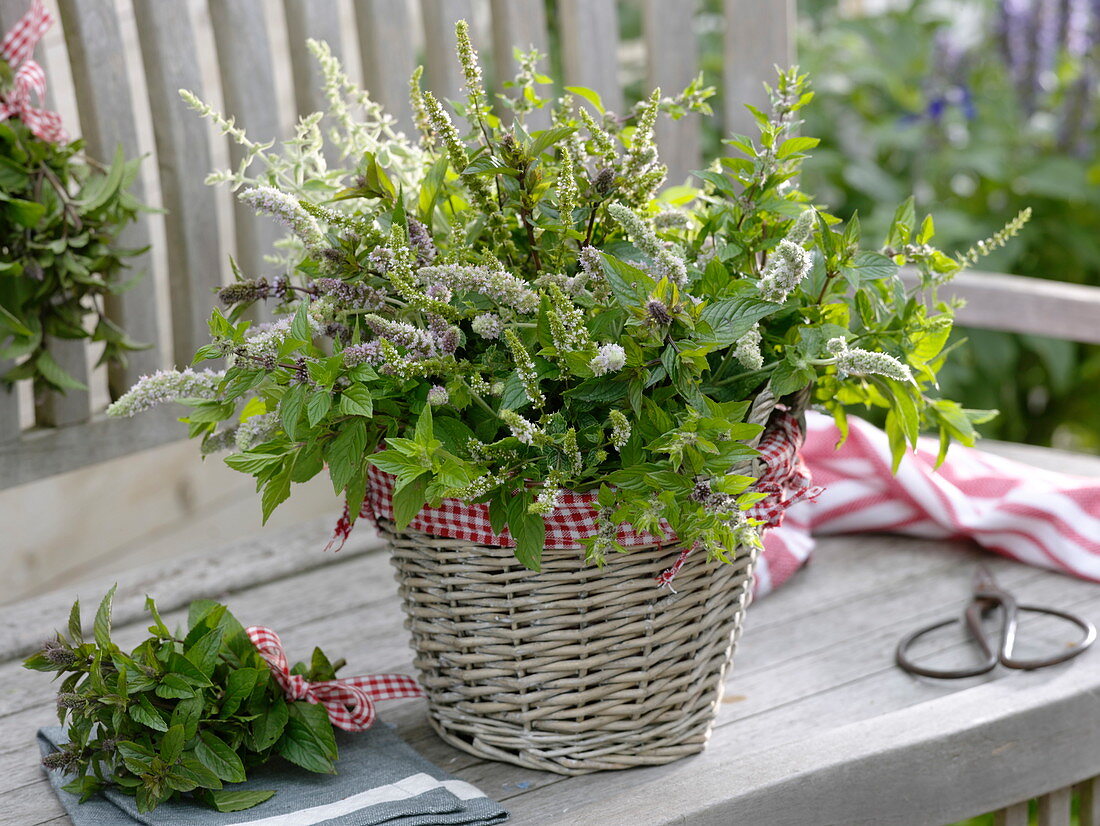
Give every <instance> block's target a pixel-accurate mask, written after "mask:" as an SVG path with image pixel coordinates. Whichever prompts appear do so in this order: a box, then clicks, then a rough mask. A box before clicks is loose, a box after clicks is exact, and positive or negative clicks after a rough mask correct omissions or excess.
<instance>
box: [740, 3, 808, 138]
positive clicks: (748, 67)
mask: <svg viewBox="0 0 1100 826" xmlns="http://www.w3.org/2000/svg"><path fill="white" fill-rule="evenodd" d="M794 4H795V0H767V2H766V3H761V2H760V0H725V6H724V8H725V17H726V36H725V46H726V53H725V55H724V60H723V61H722V93H723V98H724V107H725V112H726V130H727V131H729V132H736V133H738V134H742V135H754V134H756V125H755V121H753V119H752V115H751V114H749V112H748V110H746V109H745V107H744V105H743V104H746V103H751V104H753V105H754V106H757V107H760V108H765V109H766V107H767V102H768V99H767V95H766V94H765V93H764V87H763V84H762V82H761V81H762V80H764V81H766V82H767V83H768V84H769V85H772V86H774V85H775V71H774V69H773V68H772V67H774V66H780V67H784V68H785V67H787V66H789V65H790V64H791V63H793V62H794V24H795V14H794ZM765 67H766V68H765Z"/></svg>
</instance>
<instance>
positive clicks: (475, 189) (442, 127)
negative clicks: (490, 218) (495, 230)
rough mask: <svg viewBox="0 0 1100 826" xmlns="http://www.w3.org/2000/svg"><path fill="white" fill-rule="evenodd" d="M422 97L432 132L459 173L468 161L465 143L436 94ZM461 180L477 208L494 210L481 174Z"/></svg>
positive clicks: (428, 93)
mask: <svg viewBox="0 0 1100 826" xmlns="http://www.w3.org/2000/svg"><path fill="white" fill-rule="evenodd" d="M423 98H424V109H425V111H426V112H427V113H428V122H429V123H430V124H431V126H432V132H433V133H434V134H435V135H436V137H438V138H439V140H440V141H441V142H442V143H443V148H444V149H445V150H446V152H447V158H448V159H449V160H450V162H451V166H453V167H454V170H455V172H457V173H458V174H459V175H461V174H462V171H463V170H464V169H465V168H466V166H467V165H468V164H469V163H470V156H469V154H468V153H467V151H466V145H465V144H464V143H463V142H462V138H460V137H459V135H458V130H457V129H456V128H455V125H454V122H453V121H452V120H451V116H450V115H448V114H447V110H446V109H444V108H443V104H442V103H440V102H439V100H438V99H437V98H436V96H435V95H433V94H432V93H431V92H425V93H424V95H423ZM463 180H464V182H465V184H466V187H467V188H468V189H469V190H470V194H471V195H472V196H473V199H474V202H475V203H476V205H477V206H478V208H480V209H483V210H485V211H487V212H492V211H494V209H493V206H494V201H493V197H492V193H491V192H490V191H489V184H487V183H486V182H485V178H484V177H483V176H481V175H468V176H466V177H465V178H464V179H463Z"/></svg>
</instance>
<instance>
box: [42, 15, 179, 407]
mask: <svg viewBox="0 0 1100 826" xmlns="http://www.w3.org/2000/svg"><path fill="white" fill-rule="evenodd" d="M58 9H59V12H60V16H61V22H62V25H63V28H64V33H65V44H66V47H67V50H68V53H69V65H70V66H71V68H72V80H73V86H74V87H75V92H76V103H77V111H78V112H79V115H80V127H81V134H82V136H83V137H84V140H85V141H86V142H87V147H88V153H89V154H90V155H91V156H92V157H94V158H99V159H101V160H103V161H108V160H110V159H111V158H113V157H114V155H115V151H116V149H117V148H119V147H121V148H122V152H123V154H124V155H125V156H126V157H127V158H136V157H138V156H140V154H141V150H140V147H139V146H138V137H137V126H136V123H135V117H134V101H133V95H132V93H131V90H130V79H129V77H128V76H127V71H126V61H125V58H124V55H125V52H124V48H123V41H122V33H121V28H120V25H119V20H118V13H117V11H116V10H115V3H113V2H112V1H111V0H59V2H58ZM131 191H132V192H133V194H134V196H135V197H137V198H138V199H140V200H142V201H145V191H146V187H145V183H144V180H143V175H142V173H141V172H139V174H138V178H137V180H135V182H134V184H133V187H132V189H131ZM119 243H120V244H122V245H123V246H125V247H129V248H131V249H142V248H145V247H148V246H149V243H150V238H149V224H148V222H147V221H145V220H139V221H137V222H135V223H133V224H130V225H129V226H128V227H126V229H125V230H123V232H122V234H121V236H120V238H119ZM149 259H150V256H149V255H148V254H147V253H146V254H144V255H142V256H141V257H140V258H137V259H134V260H131V262H130V267H131V272H130V273H128V274H127V276H126V277H132V276H134V275H138V274H139V273H144V275H143V277H142V278H140V279H139V280H138V281H137V283H136V284H134V286H132V287H131V288H130V289H128V290H127V291H126V292H124V293H122V294H121V295H117V296H109V297H108V298H107V299H106V301H105V304H106V312H107V315H108V316H109V317H110V318H111V319H112V320H114V321H115V322H117V323H118V324H119V325H120V326H121V327H122V328H123V329H125V330H126V331H127V332H128V333H129V335H130V337H131V338H132V339H134V340H135V341H138V342H142V343H145V344H152V345H156V344H157V341H158V337H159V334H160V330H159V325H158V323H157V297H156V285H155V283H154V280H153V278H152V275H151V274H150V273H149V272H148V270H149V264H150V260H149ZM160 362H161V357H160V353H159V350H158V349H157V348H156V347H150V348H149V349H146V350H138V351H136V352H133V353H130V354H129V355H128V357H127V363H126V364H125V365H114V364H113V365H111V366H110V368H109V369H108V386H109V388H110V394H111V396H112V397H113V398H117V397H118V396H119V395H121V394H122V393H124V392H125V391H126V388H128V387H129V386H130V385H131V384H133V382H134V381H136V380H137V378H138V377H139V376H141V375H144V374H146V373H151V372H153V371H154V370H156V369H157V368H158V367H159V366H160Z"/></svg>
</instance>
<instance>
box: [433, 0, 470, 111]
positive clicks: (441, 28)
mask: <svg viewBox="0 0 1100 826" xmlns="http://www.w3.org/2000/svg"><path fill="white" fill-rule="evenodd" d="M420 14H421V16H422V17H423V20H424V86H425V88H426V89H430V90H431V91H432V92H433V93H434V94H435V96H436V97H437V98H439V99H440V101H442V102H443V103H446V102H447V101H448V100H459V99H462V98H463V97H465V94H466V92H465V89H466V80H465V78H464V77H463V76H462V68H461V66H460V65H459V62H458V59H457V58H456V56H455V23H456V22H457V21H459V20H465V21H466V22H468V23H469V24H470V29H471V30H476V26H475V22H476V21H475V20H474V15H473V4H472V3H471V2H470V0H421V2H420Z"/></svg>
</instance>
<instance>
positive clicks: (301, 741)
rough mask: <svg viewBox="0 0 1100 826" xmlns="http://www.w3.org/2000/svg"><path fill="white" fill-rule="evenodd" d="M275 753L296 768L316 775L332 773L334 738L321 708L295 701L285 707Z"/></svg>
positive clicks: (335, 754) (334, 756)
mask: <svg viewBox="0 0 1100 826" xmlns="http://www.w3.org/2000/svg"><path fill="white" fill-rule="evenodd" d="M288 711H289V713H290V715H289V720H288V721H287V726H286V731H285V732H284V733H283V738H282V740H280V741H279V747H278V749H279V754H281V755H282V756H283V757H285V758H286V759H287V760H289V761H290V762H291V763H293V764H294V765H296V766H301V767H302V768H303V769H306V770H307V771H311V772H317V773H319V774H335V773H336V763H335V761H336V756H337V751H336V738H335V736H334V735H333V732H332V723H331V722H329V719H328V712H327V711H326V710H325V707H324V706H323V705H320V704H317V705H313V704H311V703H304V702H296V703H290V704H289V706H288Z"/></svg>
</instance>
